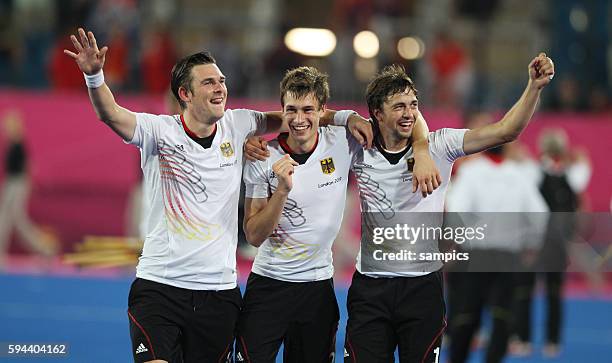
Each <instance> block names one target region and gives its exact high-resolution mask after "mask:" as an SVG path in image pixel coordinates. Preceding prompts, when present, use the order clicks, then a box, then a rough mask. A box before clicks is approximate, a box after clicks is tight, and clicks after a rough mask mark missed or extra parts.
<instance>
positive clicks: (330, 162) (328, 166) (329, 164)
mask: <svg viewBox="0 0 612 363" xmlns="http://www.w3.org/2000/svg"><path fill="white" fill-rule="evenodd" d="M319 162H320V163H321V171H323V174H331V173H333V172H334V170H336V167H335V166H334V159H332V158H325V159H323V160H320V161H319Z"/></svg>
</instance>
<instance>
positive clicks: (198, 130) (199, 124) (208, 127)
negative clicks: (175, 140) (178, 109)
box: [182, 110, 216, 138]
mask: <svg viewBox="0 0 612 363" xmlns="http://www.w3.org/2000/svg"><path fill="white" fill-rule="evenodd" d="M182 116H183V120H184V122H185V126H187V129H189V131H190V132H191V133H192V134H194V135H195V136H196V137H199V138H204V137H208V136H210V135H211V134H212V133H213V132H214V131H215V124H216V121H213V120H206V121H200V120H199V119H198V118H196V117H195V116H194V115H193V113H191V112H190V111H189V110H185V112H184V113H183V115H182Z"/></svg>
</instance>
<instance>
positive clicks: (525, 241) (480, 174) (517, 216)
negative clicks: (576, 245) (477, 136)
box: [446, 157, 548, 252]
mask: <svg viewBox="0 0 612 363" xmlns="http://www.w3.org/2000/svg"><path fill="white" fill-rule="evenodd" d="M526 175H527V174H526V173H525V168H524V166H523V165H521V164H520V163H517V162H515V161H512V160H506V161H503V162H501V163H495V162H493V161H492V160H490V159H489V158H488V157H482V158H479V159H477V160H474V161H471V162H470V163H466V164H465V165H462V166H461V172H460V173H458V175H457V177H456V178H455V180H454V182H453V186H452V188H451V190H450V191H449V193H448V198H447V201H446V202H447V210H448V211H449V212H475V213H481V214H482V215H483V216H486V215H490V217H488V218H486V219H487V222H488V223H487V224H488V228H487V234H486V237H487V238H486V239H484V240H478V239H474V240H472V241H471V242H470V243H469V245H466V246H465V247H466V248H471V249H488V250H491V249H494V250H502V251H511V252H516V251H519V250H521V249H522V248H524V247H527V245H529V244H530V245H532V246H530V247H536V245H535V243H536V242H538V241H540V242H541V241H542V237H543V235H544V232H545V230H546V225H547V221H548V216H547V214H545V212H548V207H547V205H546V201H545V200H544V198H543V197H542V194H541V193H540V191H539V190H538V186H537V184H536V183H535V182H534V181H533V180H532V179H531V178H529V177H528V176H527V177H526ZM496 217H497V218H496ZM510 230H511V231H512V233H508V231H510Z"/></svg>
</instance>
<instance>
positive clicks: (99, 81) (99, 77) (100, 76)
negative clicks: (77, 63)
mask: <svg viewBox="0 0 612 363" xmlns="http://www.w3.org/2000/svg"><path fill="white" fill-rule="evenodd" d="M83 76H85V84H86V85H87V88H98V87H100V86H102V85H103V84H104V71H102V70H101V69H100V72H98V73H96V74H92V75H91V76H90V75H88V74H85V73H83Z"/></svg>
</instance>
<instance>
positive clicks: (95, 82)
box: [64, 28, 136, 141]
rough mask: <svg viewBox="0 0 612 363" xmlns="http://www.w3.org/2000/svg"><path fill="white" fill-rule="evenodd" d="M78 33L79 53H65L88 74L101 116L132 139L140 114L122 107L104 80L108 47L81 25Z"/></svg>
mask: <svg viewBox="0 0 612 363" xmlns="http://www.w3.org/2000/svg"><path fill="white" fill-rule="evenodd" d="M78 35H79V38H78V39H77V37H76V36H74V35H71V36H70V40H71V41H72V44H73V45H74V48H75V50H76V51H77V53H74V52H72V51H69V50H67V49H64V54H66V55H68V56H70V57H72V58H73V59H74V60H75V61H76V63H77V65H78V66H79V69H80V70H81V72H83V73H84V74H85V78H86V83H87V88H88V91H89V99H90V100H91V104H92V105H93V107H94V110H95V111H96V115H97V116H98V118H99V119H100V120H101V121H103V122H104V123H105V124H107V125H108V126H110V128H111V129H113V131H115V133H117V135H119V136H121V137H122V138H123V139H124V140H126V141H129V140H131V139H132V138H133V137H134V130H135V129H136V115H135V114H134V113H133V112H132V111H130V110H128V109H125V108H123V107H121V106H119V105H118V104H117V102H115V97H114V96H113V93H112V92H111V90H110V88H108V86H107V85H106V83H104V74H103V72H102V68H103V67H104V61H105V59H106V52H107V51H108V47H102V49H98V44H97V43H96V38H95V37H94V35H93V33H92V32H87V34H86V33H85V31H84V30H83V29H82V28H79V30H78Z"/></svg>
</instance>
